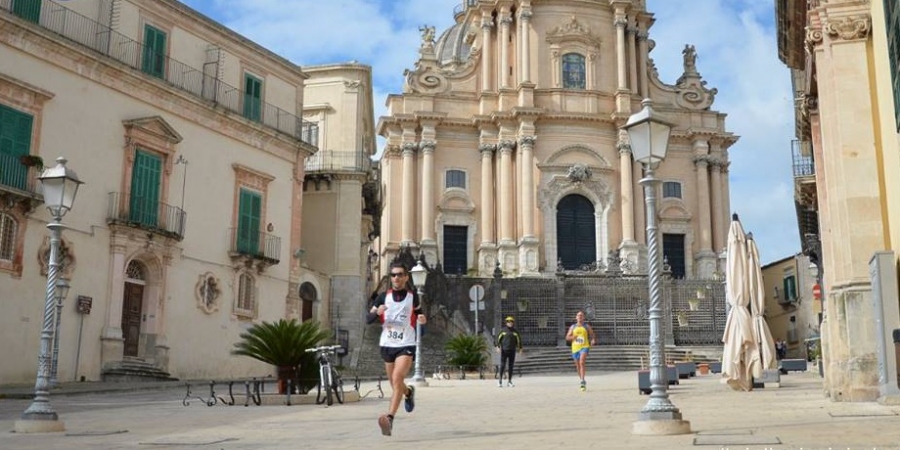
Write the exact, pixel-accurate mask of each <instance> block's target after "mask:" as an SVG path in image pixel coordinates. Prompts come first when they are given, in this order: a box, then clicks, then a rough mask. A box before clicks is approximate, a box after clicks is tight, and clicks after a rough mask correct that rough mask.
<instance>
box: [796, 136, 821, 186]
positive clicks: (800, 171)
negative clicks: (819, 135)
mask: <svg viewBox="0 0 900 450" xmlns="http://www.w3.org/2000/svg"><path fill="white" fill-rule="evenodd" d="M805 145H810V144H809V141H799V140H796V139H795V140H793V141H791V158H792V160H793V168H794V177H795V178H796V177H811V176H814V175H815V174H816V164H815V160H814V159H813V157H812V152H811V151H803V148H802V147H803V146H805ZM804 153H806V154H807V155H809V156H806V155H804Z"/></svg>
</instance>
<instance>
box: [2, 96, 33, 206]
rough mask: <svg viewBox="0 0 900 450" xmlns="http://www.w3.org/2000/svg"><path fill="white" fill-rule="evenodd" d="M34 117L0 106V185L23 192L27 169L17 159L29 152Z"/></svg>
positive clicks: (25, 184)
mask: <svg viewBox="0 0 900 450" xmlns="http://www.w3.org/2000/svg"><path fill="white" fill-rule="evenodd" d="M33 124H34V117H32V116H31V115H30V114H25V113H23V112H20V111H17V110H15V109H12V108H8V107H6V106H3V105H0V184H2V185H4V186H10V187H13V188H16V189H20V190H25V188H26V186H27V183H28V168H27V167H25V166H23V165H22V164H21V163H20V162H19V157H21V156H23V155H28V154H30V152H31V133H32V126H33Z"/></svg>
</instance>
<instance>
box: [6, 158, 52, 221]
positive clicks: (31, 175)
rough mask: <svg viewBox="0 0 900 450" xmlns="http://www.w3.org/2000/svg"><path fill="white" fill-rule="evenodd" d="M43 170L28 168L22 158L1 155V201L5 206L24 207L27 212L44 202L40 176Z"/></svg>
mask: <svg viewBox="0 0 900 450" xmlns="http://www.w3.org/2000/svg"><path fill="white" fill-rule="evenodd" d="M40 169H41V168H40V167H37V166H32V167H27V166H25V165H23V164H22V163H21V162H20V158H19V157H16V156H12V155H8V154H6V153H0V200H3V203H2V204H4V205H15V204H19V205H22V207H23V209H24V210H25V211H29V212H30V211H32V210H33V209H34V208H35V207H37V205H39V204H41V203H43V202H44V196H43V194H42V192H41V183H40V181H39V180H38V176H40V174H41V170H40Z"/></svg>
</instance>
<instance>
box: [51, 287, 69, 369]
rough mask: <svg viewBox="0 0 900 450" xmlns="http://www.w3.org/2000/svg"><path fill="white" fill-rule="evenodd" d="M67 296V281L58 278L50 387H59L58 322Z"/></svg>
mask: <svg viewBox="0 0 900 450" xmlns="http://www.w3.org/2000/svg"><path fill="white" fill-rule="evenodd" d="M68 295H69V280H67V279H65V278H62V277H60V278H59V281H57V282H56V326H55V327H54V328H53V362H52V364H51V365H50V386H51V387H55V386H58V385H59V378H58V377H57V368H58V367H59V322H60V319H61V318H62V307H63V301H65V300H66V296H68Z"/></svg>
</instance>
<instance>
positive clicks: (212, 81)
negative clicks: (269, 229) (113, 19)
mask: <svg viewBox="0 0 900 450" xmlns="http://www.w3.org/2000/svg"><path fill="white" fill-rule="evenodd" d="M28 3H29V4H30V5H36V4H37V3H35V2H28ZM20 4H23V3H19V2H18V1H13V0H0V10H2V11H6V12H8V13H11V14H13V15H15V16H18V17H21V18H23V19H24V20H28V21H30V22H34V23H36V24H37V25H39V26H41V27H42V28H45V29H47V30H49V31H51V32H53V33H56V34H58V35H60V36H62V37H64V38H67V39H69V40H71V41H74V42H76V43H78V44H81V45H84V46H86V47H88V48H90V49H92V50H94V51H96V52H99V53H101V54H103V55H105V56H108V57H110V58H112V59H115V60H116V61H119V62H121V63H123V64H125V65H127V66H129V67H131V68H133V69H137V70H140V71H142V72H144V73H145V74H147V75H149V76H152V77H156V78H159V79H161V80H163V81H165V82H166V83H168V84H169V85H171V86H173V87H175V88H177V89H180V90H182V91H185V92H188V93H191V94H193V95H195V96H197V97H200V98H202V99H205V100H207V101H210V102H212V103H213V104H214V105H215V106H221V107H223V108H225V109H227V110H229V111H231V112H234V113H237V114H240V115H241V116H244V117H245V118H247V119H248V120H252V121H254V122H258V123H260V124H263V125H266V126H268V127H270V128H273V129H276V130H278V131H281V132H283V133H286V134H288V135H290V136H292V137H294V138H296V139H299V140H301V141H303V142H306V143H308V144H311V145H316V143H314V142H311V141H310V140H311V139H310V138H311V136H313V135H315V136H318V125H317V124H315V123H310V122H306V121H304V120H303V119H301V118H299V117H297V116H296V115H294V114H292V113H290V112H288V111H285V110H283V109H281V108H279V107H277V106H274V105H271V104H269V103H265V102H262V101H261V100H259V99H255V98H254V99H253V100H251V101H258V102H259V104H258V105H252V107H250V105H248V108H246V109H245V103H246V99H245V94H244V92H242V91H241V90H240V89H238V88H236V87H234V86H231V85H229V84H227V83H225V82H223V81H222V80H219V79H218V78H216V77H213V76H210V75H207V74H205V73H204V72H203V71H202V70H198V69H195V68H193V67H191V66H188V65H186V64H184V63H181V62H179V61H176V60H174V59H172V58H169V57H168V56H166V55H164V54H158V53H155V52H154V51H153V50H152V49H151V48H150V47H147V46H144V45H143V44H141V43H140V42H137V41H135V40H133V39H131V38H129V37H127V36H125V35H123V34H121V33H119V32H117V31H114V30H113V29H112V28H110V27H108V26H106V25H103V24H101V23H99V22H96V21H94V20H92V19H90V18H88V17H85V16H83V15H81V14H78V13H77V12H75V11H72V10H70V9H68V8H66V7H64V6H62V5H60V4H58V3H56V2H53V1H51V0H40V9H39V10H38V11H34V10H33V9H34V8H35V7H34V6H32V7H31V8H30V9H28V11H25V10H21V11H20V10H19V7H18V6H16V5H20Z"/></svg>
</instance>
